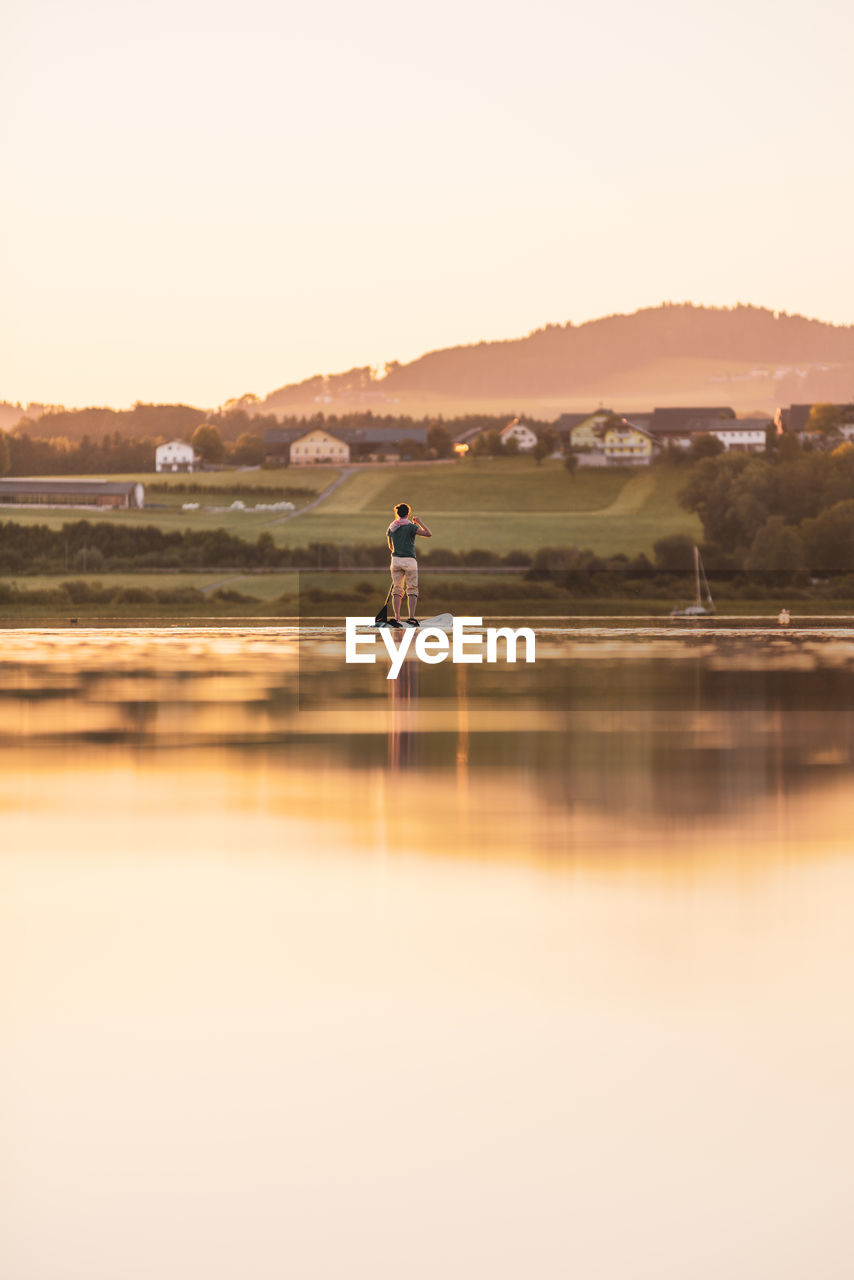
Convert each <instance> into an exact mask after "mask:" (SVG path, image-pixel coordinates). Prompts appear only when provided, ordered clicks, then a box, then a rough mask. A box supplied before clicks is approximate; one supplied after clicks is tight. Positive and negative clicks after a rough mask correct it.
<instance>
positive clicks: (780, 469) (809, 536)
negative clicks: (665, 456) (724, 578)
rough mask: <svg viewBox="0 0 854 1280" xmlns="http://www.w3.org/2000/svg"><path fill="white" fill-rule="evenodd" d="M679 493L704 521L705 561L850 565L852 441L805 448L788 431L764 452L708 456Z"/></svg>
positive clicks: (825, 567) (853, 545) (820, 567)
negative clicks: (773, 447) (818, 449)
mask: <svg viewBox="0 0 854 1280" xmlns="http://www.w3.org/2000/svg"><path fill="white" fill-rule="evenodd" d="M679 497H680V501H681V503H682V505H683V506H684V507H686V508H687V509H688V510H689V511H695V512H696V513H697V515H699V517H700V519H701V521H702V524H703V532H704V534H705V538H706V542H707V547H706V552H705V555H704V560H705V562H706V564H707V567H711V568H715V567H719V568H733V567H743V568H745V569H748V570H759V569H765V570H775V571H777V570H779V571H782V570H790V571H794V570H798V569H810V570H812V571H813V572H817V573H820V572H824V571H835V572H839V571H845V572H847V571H849V570H854V444H851V443H845V444H841V445H839V446H838V447H837V448H836V449H834V450H833V451H832V452H831V453H818V452H805V451H804V450H803V449H801V448H800V446H799V445H798V442H797V440H796V439H795V438H794V437H791V436H790V437H784V438H783V440H782V441H781V443H780V447H779V448H778V449H777V450H776V451H775V452H772V453H770V454H767V455H762V456H756V455H748V454H734V453H725V454H722V455H720V456H719V457H711V458H705V459H703V460H701V461H700V462H698V463H697V464H696V465H695V466H694V467H692V469H691V471H690V472H689V474H688V477H687V480H686V483H685V486H684V488H683V489H682V491H681V493H680V495H679Z"/></svg>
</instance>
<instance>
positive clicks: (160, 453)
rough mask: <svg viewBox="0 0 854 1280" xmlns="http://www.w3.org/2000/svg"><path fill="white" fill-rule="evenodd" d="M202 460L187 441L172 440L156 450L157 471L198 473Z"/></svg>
mask: <svg viewBox="0 0 854 1280" xmlns="http://www.w3.org/2000/svg"><path fill="white" fill-rule="evenodd" d="M201 461H202V460H201V458H200V457H199V455H198V454H197V453H196V451H195V449H194V448H193V446H192V445H191V444H188V443H187V441H186V440H170V441H169V443H168V444H159V445H158V446H157V448H156V449H155V450H154V469H155V471H197V470H198V469H199V466H200V465H201Z"/></svg>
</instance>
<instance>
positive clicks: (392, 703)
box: [386, 662, 420, 769]
mask: <svg viewBox="0 0 854 1280" xmlns="http://www.w3.org/2000/svg"><path fill="white" fill-rule="evenodd" d="M419 665H420V664H419V663H417V662H404V664H403V666H402V667H401V670H400V675H399V676H398V678H397V679H396V680H388V681H387V682H386V683H387V685H388V692H389V711H390V721H389V731H388V762H389V765H390V767H391V768H392V769H405V768H407V767H408V766H410V765H414V764H415V762H416V754H415V753H416V749H417V747H418V735H417V733H416V732H415V725H414V722H413V719H412V713H413V711H414V709H415V706H416V705H417V702H418V667H419Z"/></svg>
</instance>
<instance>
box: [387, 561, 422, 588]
mask: <svg viewBox="0 0 854 1280" xmlns="http://www.w3.org/2000/svg"><path fill="white" fill-rule="evenodd" d="M391 580H392V582H393V583H394V594H395V595H397V596H399V595H402V594H403V592H404V591H406V594H407V595H408V596H414V595H415V594H416V593H417V591H418V561H417V560H416V559H415V556H392V558H391Z"/></svg>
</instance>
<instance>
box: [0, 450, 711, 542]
mask: <svg viewBox="0 0 854 1280" xmlns="http://www.w3.org/2000/svg"><path fill="white" fill-rule="evenodd" d="M340 475H342V473H341V472H340V471H338V470H336V469H333V468H326V467H322V468H316V469H314V468H299V469H290V468H288V469H284V470H281V471H241V472H234V471H231V472H211V473H203V474H202V475H201V476H200V477H199V482H200V483H203V484H205V485H206V486H207V485H208V484H209V483H210V484H211V485H214V484H215V487H216V488H217V489H219V490H221V492H222V500H221V503H220V501H219V500H218V501H217V502H216V503H211V501H210V497H209V495H193V494H187V495H178V494H176V495H174V496H173V495H170V494H153V493H152V494H150V499H151V501H152V503H157V504H162V505H156V506H152V507H149V508H147V509H145V510H143V511H121V512H116V511H110V512H98V511H81V510H75V509H69V508H64V509H62V508H54V509H43V510H42V509H39V510H27V511H24V510H20V509H16V508H14V507H7V508H3V509H0V520H16V521H22V522H25V523H31V524H46V525H48V526H49V527H50V528H53V529H58V528H61V526H62V525H64V524H66V523H68V522H70V521H75V520H91V521H93V522H95V521H97V522H102V521H105V520H106V521H108V522H118V521H120V522H122V523H129V524H139V525H144V524H154V525H157V526H159V527H160V528H161V529H164V530H177V529H198V530H213V529H219V528H224V529H227V530H228V532H229V533H232V534H236V535H238V536H240V537H243V538H246V539H249V540H251V541H254V540H255V539H256V538H257V537H258V535H259V534H260V533H263V532H269V533H270V534H271V535H272V537H273V538H274V540H275V541H276V543H278V544H279V545H280V546H298V545H301V546H307V545H308V544H309V543H312V542H345V543H377V542H380V543H381V542H382V541H383V538H384V532H385V528H386V526H387V524H388V521H389V520H390V519H391V516H392V508H393V506H394V503H395V502H400V501H406V502H409V503H410V504H411V505H412V507H413V509H414V510H415V512H416V513H417V514H418V515H420V516H421V517H422V518H423V519H424V520H425V521H426V522H427V524H428V525H429V526H430V528H431V530H432V531H433V534H434V541H433V543H432V547H436V548H441V547H451V548H453V549H454V550H457V551H460V550H467V549H469V550H470V549H472V548H486V549H489V550H492V551H495V552H498V553H504V552H507V551H512V550H517V549H518V550H524V551H535V550H536V549H537V548H538V547H542V546H556V545H571V546H576V547H580V548H589V549H590V550H591V551H595V552H597V553H598V554H600V555H613V554H615V553H618V552H623V553H625V554H626V555H629V556H631V555H636V554H638V553H639V552H641V551H644V552H646V553H647V554H650V553H651V551H652V545H653V543H654V542H655V541H656V539H657V538H660V537H662V536H663V535H665V534H671V533H684V534H687V535H688V536H689V537H693V538H696V539H699V538H700V536H701V532H702V531H701V527H700V522H699V520H698V519H697V517H696V516H694V515H692V514H690V513H689V512H687V511H684V510H683V509H682V508H681V507H680V506H679V504H678V502H677V500H676V494H677V492H678V490H679V489H680V487H681V486H682V485H683V484H684V473H683V472H682V471H680V470H673V471H670V470H666V469H664V468H653V469H651V470H646V469H637V470H632V469H629V468H619V469H618V468H614V469H605V468H601V469H600V468H581V469H580V470H579V471H577V472H576V473H575V475H570V474H569V472H568V471H567V470H566V468H565V467H564V466H563V465H562V463H561V462H559V461H549V462H545V463H544V464H543V465H542V466H537V465H536V463H535V462H534V460H533V459H532V458H506V459H504V458H502V459H493V458H484V459H466V460H465V461H461V462H458V461H454V462H449V463H444V464H443V463H428V464H411V463H410V464H402V465H391V466H370V467H364V468H361V469H360V468H353V469H351V470H348V471H345V472H344V473H343V475H344V479H343V481H342V483H341V484H339V485H338V486H337V487H336V488H335V490H334V491H333V492H332V493H331V494H330V495H329V496H328V497H327V498H326V499H324V500H323V502H321V503H320V504H319V505H318V506H317V507H315V508H312V510H310V511H308V512H306V513H305V514H300V513H297V514H295V515H292V516H288V515H287V514H284V513H278V512H269V511H266V512H265V511H259V512H254V511H231V510H227V509H226V510H218V509H216V508H217V507H218V506H220V505H221V506H223V507H226V508H227V507H228V506H229V505H230V502H231V501H232V500H233V496H234V489H235V486H237V485H241V484H243V485H256V484H257V485H264V486H265V487H266V486H271V487H275V486H276V485H279V486H281V488H282V489H286V488H289V487H299V488H310V489H311V490H312V491H313V492H314V493H317V494H320V493H322V492H323V491H324V490H325V489H326V488H328V487H329V486H330V485H332V484H333V483H334V482H335V481H336V480H338V478H339V476H340ZM125 478H128V479H136V478H139V479H141V480H142V481H143V483H145V482H146V480H148V481H149V482H150V481H151V479H152V477H151V476H140V477H133V476H131V477H125ZM161 479H162V480H163V481H164V482H165V483H167V484H170V485H176V484H180V483H187V482H188V480H189V481H190V482H192V479H193V478H192V477H189V478H188V477H187V476H177V475H176V476H164V477H158V480H161ZM229 486H230V487H229ZM185 501H192V502H195V501H199V502H200V504H201V505H200V507H199V510H197V511H184V510H183V509H182V503H183V502H185ZM245 501H246V502H247V504H250V503H252V502H253V500H252V499H250V498H247V499H245ZM260 501H268V499H266V498H261V499H260Z"/></svg>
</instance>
